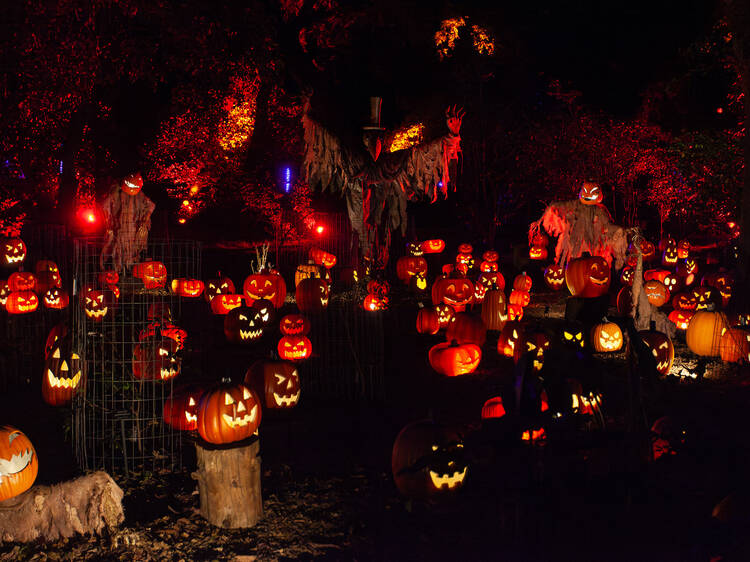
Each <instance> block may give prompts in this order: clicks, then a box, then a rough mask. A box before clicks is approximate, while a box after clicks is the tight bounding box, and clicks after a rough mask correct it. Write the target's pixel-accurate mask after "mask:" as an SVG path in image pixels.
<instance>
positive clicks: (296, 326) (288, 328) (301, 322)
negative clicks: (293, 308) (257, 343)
mask: <svg viewBox="0 0 750 562" xmlns="http://www.w3.org/2000/svg"><path fill="white" fill-rule="evenodd" d="M279 330H281V333H282V334H284V335H285V336H306V335H307V334H309V333H310V321H309V320H308V319H307V318H305V317H304V316H302V315H301V314H287V315H286V316H284V317H283V318H282V319H281V321H280V322H279Z"/></svg>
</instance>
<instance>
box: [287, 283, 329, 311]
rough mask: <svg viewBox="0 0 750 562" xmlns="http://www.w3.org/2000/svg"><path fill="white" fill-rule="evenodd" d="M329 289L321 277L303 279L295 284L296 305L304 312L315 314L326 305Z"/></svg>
mask: <svg viewBox="0 0 750 562" xmlns="http://www.w3.org/2000/svg"><path fill="white" fill-rule="evenodd" d="M329 293H330V289H329V286H328V283H326V282H325V281H324V280H323V279H303V280H302V281H300V284H299V285H297V291H296V294H295V296H296V299H297V307H299V309H300V310H301V311H302V312H304V313H305V314H316V313H318V312H322V311H323V310H324V309H325V308H327V307H328V299H329Z"/></svg>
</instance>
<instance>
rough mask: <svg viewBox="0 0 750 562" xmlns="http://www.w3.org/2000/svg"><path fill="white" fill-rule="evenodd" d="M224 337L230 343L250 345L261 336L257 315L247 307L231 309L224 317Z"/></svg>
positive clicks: (261, 330)
mask: <svg viewBox="0 0 750 562" xmlns="http://www.w3.org/2000/svg"><path fill="white" fill-rule="evenodd" d="M224 336H225V337H226V338H227V341H230V342H232V343H252V342H254V341H256V340H259V339H260V338H261V336H263V325H262V324H261V322H260V318H259V317H258V313H257V312H256V311H255V310H253V309H252V308H250V307H248V306H238V307H237V308H233V309H232V310H230V311H229V313H227V315H226V316H225V317H224Z"/></svg>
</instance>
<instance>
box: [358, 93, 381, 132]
mask: <svg viewBox="0 0 750 562" xmlns="http://www.w3.org/2000/svg"><path fill="white" fill-rule="evenodd" d="M382 102H383V98H370V122H369V123H368V124H367V125H365V126H363V127H362V129H363V130H364V131H385V128H384V127H381V126H380V106H381V105H382Z"/></svg>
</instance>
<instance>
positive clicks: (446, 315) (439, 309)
mask: <svg viewBox="0 0 750 562" xmlns="http://www.w3.org/2000/svg"><path fill="white" fill-rule="evenodd" d="M435 312H436V313H437V316H438V324H439V325H440V328H441V329H443V328H447V327H448V325H449V324H450V322H451V320H453V317H454V316H455V315H456V310H455V309H454V308H453V307H452V306H451V305H449V304H445V303H441V304H436V305H435Z"/></svg>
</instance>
